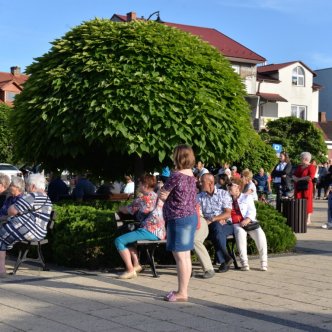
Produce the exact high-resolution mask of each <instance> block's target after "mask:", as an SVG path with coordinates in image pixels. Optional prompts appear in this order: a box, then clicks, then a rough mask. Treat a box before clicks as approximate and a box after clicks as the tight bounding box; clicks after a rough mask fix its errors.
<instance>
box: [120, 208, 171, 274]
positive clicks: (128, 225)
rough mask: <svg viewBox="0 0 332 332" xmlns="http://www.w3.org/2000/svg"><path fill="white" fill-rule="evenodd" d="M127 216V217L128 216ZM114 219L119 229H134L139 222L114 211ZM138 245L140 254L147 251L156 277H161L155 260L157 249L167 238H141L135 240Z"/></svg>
mask: <svg viewBox="0 0 332 332" xmlns="http://www.w3.org/2000/svg"><path fill="white" fill-rule="evenodd" d="M126 217H127V218H126ZM114 221H115V222H116V225H117V229H118V230H121V229H123V230H127V231H128V230H129V231H132V230H134V229H135V225H137V224H139V223H138V222H137V221H135V220H133V219H132V216H125V215H122V214H119V213H114ZM134 244H135V246H136V247H137V250H138V253H139V255H140V254H141V252H142V251H144V252H145V253H146V257H147V259H148V263H149V265H150V267H151V272H152V275H153V277H154V278H159V275H158V273H157V270H156V265H155V261H154V253H155V250H156V249H157V248H158V247H159V246H160V245H164V244H166V240H156V241H151V240H139V241H136V242H134Z"/></svg>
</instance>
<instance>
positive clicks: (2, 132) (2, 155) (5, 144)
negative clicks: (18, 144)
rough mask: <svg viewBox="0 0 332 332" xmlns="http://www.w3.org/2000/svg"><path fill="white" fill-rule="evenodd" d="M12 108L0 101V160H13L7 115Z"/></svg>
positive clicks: (11, 137)
mask: <svg viewBox="0 0 332 332" xmlns="http://www.w3.org/2000/svg"><path fill="white" fill-rule="evenodd" d="M12 111H13V110H12V109H11V108H10V107H9V106H7V105H5V104H1V103H0V162H2V163H12V162H13V132H12V129H11V127H10V125H9V115H10V113H11V112H12Z"/></svg>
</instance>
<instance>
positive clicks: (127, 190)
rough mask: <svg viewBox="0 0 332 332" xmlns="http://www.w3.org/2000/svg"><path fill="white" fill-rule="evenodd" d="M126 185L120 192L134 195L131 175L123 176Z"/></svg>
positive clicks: (133, 183)
mask: <svg viewBox="0 0 332 332" xmlns="http://www.w3.org/2000/svg"><path fill="white" fill-rule="evenodd" d="M124 178H125V181H126V184H125V185H124V186H123V189H122V190H121V192H122V193H124V194H128V195H132V194H134V193H135V182H134V181H133V179H132V177H131V175H125V177H124Z"/></svg>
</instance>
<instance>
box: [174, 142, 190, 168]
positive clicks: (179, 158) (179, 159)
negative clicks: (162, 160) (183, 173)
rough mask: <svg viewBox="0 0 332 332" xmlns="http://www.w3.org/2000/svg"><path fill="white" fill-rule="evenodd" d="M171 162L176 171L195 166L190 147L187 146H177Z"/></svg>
mask: <svg viewBox="0 0 332 332" xmlns="http://www.w3.org/2000/svg"><path fill="white" fill-rule="evenodd" d="M173 160H174V164H175V166H176V168H177V169H178V170H181V169H186V168H193V167H194V166H195V155H194V151H193V149H192V148H191V146H189V145H187V144H181V145H178V146H177V147H176V148H175V149H174V152H173Z"/></svg>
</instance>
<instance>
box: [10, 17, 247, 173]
mask: <svg viewBox="0 0 332 332" xmlns="http://www.w3.org/2000/svg"><path fill="white" fill-rule="evenodd" d="M52 44H53V46H52V48H51V49H50V51H49V52H48V53H47V54H44V55H43V56H41V57H39V58H37V59H36V60H35V62H34V63H33V64H31V65H30V66H29V67H28V68H27V74H30V75H31V77H30V78H29V80H28V81H27V83H26V84H25V87H24V91H23V92H22V93H21V94H20V95H19V96H18V97H17V99H16V100H15V116H14V117H13V118H12V124H13V125H14V126H15V128H16V133H17V134H16V137H15V138H16V143H17V144H16V146H17V148H18V149H17V153H18V155H19V156H21V157H24V159H26V160H27V161H31V162H44V164H46V165H49V166H52V165H56V166H57V167H66V168H68V169H70V168H76V169H77V168H78V167H81V168H90V169H92V170H93V169H97V170H98V172H100V173H102V172H103V170H107V171H109V170H110V169H112V172H115V171H116V169H120V170H121V171H122V172H124V171H125V170H126V169H127V168H128V167H129V165H131V164H132V162H133V161H134V160H135V159H137V157H138V158H140V160H145V161H146V162H145V168H146V169H147V168H148V166H150V167H155V166H156V165H159V164H160V163H162V162H164V163H168V162H169V161H170V159H169V157H170V155H171V151H172V150H173V148H174V146H176V145H177V144H179V143H183V142H186V143H189V144H191V145H193V148H194V150H195V152H196V154H197V155H198V157H201V158H203V159H204V160H205V161H206V162H212V163H213V162H216V161H219V160H222V159H223V160H236V159H238V157H240V156H241V155H243V153H244V151H245V150H246V148H247V146H248V143H247V139H246V137H247V133H248V132H250V131H252V130H253V129H252V128H251V125H250V121H249V114H250V112H249V109H248V105H247V103H246V101H245V99H244V96H245V90H244V86H243V84H242V82H241V80H240V77H239V76H238V75H237V74H235V73H234V71H233V70H232V68H231V66H230V64H229V62H228V61H227V60H226V59H225V58H224V57H223V56H222V55H221V54H220V53H219V52H218V51H217V50H216V49H214V48H213V47H211V46H210V45H209V44H207V43H205V42H203V41H201V40H200V39H199V38H198V37H194V36H191V35H189V34H187V33H185V32H182V31H180V30H178V29H175V28H170V27H167V26H165V25H163V24H158V23H155V22H137V21H136V22H130V23H115V22H112V21H110V20H103V19H95V20H92V21H88V22H84V23H82V24H81V25H80V26H78V27H75V28H74V29H72V30H71V31H69V32H68V33H67V34H66V35H65V36H64V37H62V38H61V39H57V40H55V41H54V42H53V43H52Z"/></svg>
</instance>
